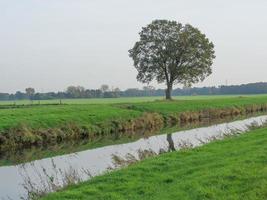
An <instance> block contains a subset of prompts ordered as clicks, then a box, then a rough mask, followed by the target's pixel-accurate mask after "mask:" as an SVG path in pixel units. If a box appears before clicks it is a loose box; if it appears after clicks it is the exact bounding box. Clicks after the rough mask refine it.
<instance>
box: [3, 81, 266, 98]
mask: <svg viewBox="0 0 267 200" xmlns="http://www.w3.org/2000/svg"><path fill="white" fill-rule="evenodd" d="M265 93H267V83H265V82H260V83H249V84H243V85H231V86H219V87H201V88H200V87H194V88H182V89H181V88H177V89H175V90H173V92H172V94H173V95H174V96H183V95H227V94H265ZM164 95H165V90H164V89H155V88H154V87H151V86H146V87H144V88H143V89H138V88H129V89H127V90H125V91H121V90H120V89H119V88H115V89H109V86H108V85H102V86H101V88H100V89H85V88H84V87H81V86H70V87H68V88H67V89H66V91H64V92H47V93H40V92H35V90H34V88H26V89H25V92H20V91H18V92H16V93H15V94H8V93H0V100H24V99H31V100H49V99H69V98H118V97H144V96H164Z"/></svg>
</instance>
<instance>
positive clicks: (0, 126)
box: [0, 95, 267, 130]
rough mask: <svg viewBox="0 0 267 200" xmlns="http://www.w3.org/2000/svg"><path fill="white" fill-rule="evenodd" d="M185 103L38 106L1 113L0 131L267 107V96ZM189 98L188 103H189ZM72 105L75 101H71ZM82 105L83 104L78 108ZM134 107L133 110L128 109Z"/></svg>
mask: <svg viewBox="0 0 267 200" xmlns="http://www.w3.org/2000/svg"><path fill="white" fill-rule="evenodd" d="M184 98H185V99H184V100H182V99H181V100H174V101H167V102H166V101H152V100H154V98H140V99H138V98H132V99H131V98H126V99H125V98H122V99H101V100H100V99H98V100H95V102H98V103H96V104H94V103H92V102H93V101H94V100H91V101H92V102H91V103H88V104H86V103H85V102H89V101H90V100H73V102H75V103H73V104H71V103H70V105H40V106H39V105H38V106H25V107H20V108H10V109H0V130H4V129H8V128H12V127H16V126H19V125H24V126H27V127H30V128H53V127H57V126H60V125H64V124H66V123H75V124H77V125H78V126H88V125H92V124H93V125H94V124H99V123H102V124H105V122H108V121H111V120H127V119H132V118H135V117H138V116H141V115H142V114H143V113H144V112H158V113H161V114H171V113H179V112H185V111H198V110H202V109H208V108H225V107H233V106H244V105H249V104H264V103H267V96H266V95H259V96H248V97H242V98H240V97H236V96H234V97H233V96H212V97H209V96H200V97H184ZM186 98H188V99H186ZM68 101H70V102H72V100H68ZM78 102H83V103H81V104H78ZM125 105H127V106H128V107H129V106H130V107H131V109H126V108H124V107H126V106H125Z"/></svg>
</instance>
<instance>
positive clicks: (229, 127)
mask: <svg viewBox="0 0 267 200" xmlns="http://www.w3.org/2000/svg"><path fill="white" fill-rule="evenodd" d="M266 120H267V115H265V116H259V117H253V118H249V119H245V120H240V121H235V122H231V123H224V124H219V125H214V126H210V127H205V128H197V129H192V130H186V131H180V132H175V133H172V134H167V135H157V136H152V137H149V138H142V139H139V140H138V141H135V142H132V143H127V144H119V145H111V146H105V147H101V148H95V149H91V150H86V151H81V152H78V153H72V154H68V155H64V156H56V157H53V158H52V160H51V158H46V159H42V160H36V161H33V162H30V163H25V164H20V165H16V166H8V167H7V166H6V167H0V177H1V179H0V198H1V197H2V198H3V197H7V196H9V197H10V198H12V199H19V197H20V196H21V195H24V196H25V195H26V193H27V192H26V191H25V187H23V186H25V185H22V184H23V183H25V182H24V181H25V177H26V181H27V180H31V183H34V185H35V187H37V188H46V186H45V185H44V184H47V183H46V182H44V180H46V179H47V178H48V177H57V178H56V179H55V181H57V184H55V185H56V186H58V185H64V178H63V177H64V176H65V175H66V174H68V172H71V174H72V175H73V176H77V177H81V179H82V180H86V179H88V178H90V177H91V176H96V175H100V174H102V173H104V172H106V171H107V170H109V169H112V168H115V167H116V165H115V163H114V160H113V158H114V155H115V156H117V157H118V158H127V157H128V158H129V155H130V156H131V158H132V159H139V158H140V152H145V151H147V152H148V151H150V152H154V153H155V154H159V153H160V152H162V151H169V150H171V151H172V150H175V149H176V150H179V149H182V148H184V147H186V146H187V145H190V146H192V147H196V146H199V145H202V144H203V143H205V142H209V141H211V140H212V138H221V137H223V136H224V135H225V134H231V133H233V130H235V131H237V130H238V131H239V132H244V131H247V130H248V126H250V125H251V124H255V123H256V124H258V125H263V124H264V123H265V122H266ZM55 166H56V169H58V170H60V171H61V172H59V171H57V170H56V171H55ZM85 172H89V173H85ZM48 188H49V189H51V190H53V188H52V186H48Z"/></svg>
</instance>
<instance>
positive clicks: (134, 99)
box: [0, 95, 267, 105]
mask: <svg viewBox="0 0 267 200" xmlns="http://www.w3.org/2000/svg"><path fill="white" fill-rule="evenodd" d="M239 96H244V97H253V96H267V95H211V96H208V95H202V96H175V97H173V99H174V100H201V99H221V98H233V97H239ZM163 99H164V97H121V98H99V99H97V98H92V99H62V101H61V102H62V103H63V104H114V103H138V102H150V101H155V100H163ZM32 103H33V104H39V103H40V104H58V103H60V100H59V99H54V100H41V101H37V100H35V101H32V102H31V101H29V100H17V101H0V105H12V104H16V105H22V104H24V105H29V104H32Z"/></svg>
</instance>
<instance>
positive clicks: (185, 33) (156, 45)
mask: <svg viewBox="0 0 267 200" xmlns="http://www.w3.org/2000/svg"><path fill="white" fill-rule="evenodd" d="M139 35H140V40H139V41H138V42H136V43H135V45H134V47H133V48H132V49H130V50H129V55H130V57H131V58H132V59H133V61H134V66H135V68H136V69H137V71H138V75H137V80H138V81H140V82H143V83H149V82H151V81H152V80H153V79H156V80H157V81H158V82H159V83H164V82H165V83H166V86H167V89H166V99H171V91H172V88H173V85H174V84H179V83H180V84H183V85H187V86H188V85H191V84H193V83H197V82H199V81H203V80H204V79H205V78H206V77H207V76H209V75H210V74H211V72H212V69H211V65H212V63H213V59H214V58H215V55H214V53H215V52H214V45H213V44H212V42H210V41H209V39H208V38H207V37H206V36H205V35H204V34H203V33H201V32H200V31H199V30H198V29H197V28H195V27H193V26H191V25H190V24H186V25H182V24H181V23H177V22H176V21H168V20H155V21H153V22H152V23H151V24H149V25H148V26H146V27H143V28H142V31H141V32H140V33H139Z"/></svg>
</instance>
